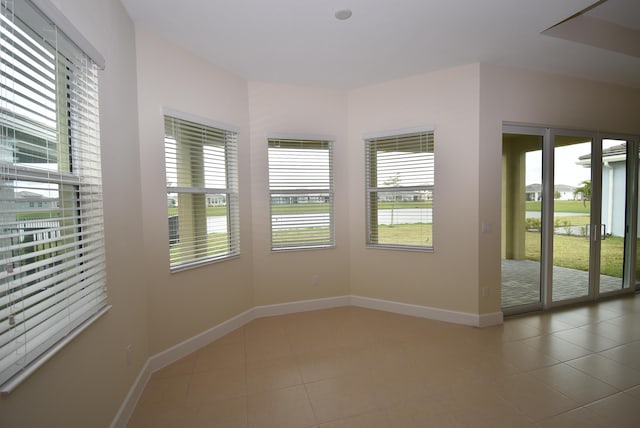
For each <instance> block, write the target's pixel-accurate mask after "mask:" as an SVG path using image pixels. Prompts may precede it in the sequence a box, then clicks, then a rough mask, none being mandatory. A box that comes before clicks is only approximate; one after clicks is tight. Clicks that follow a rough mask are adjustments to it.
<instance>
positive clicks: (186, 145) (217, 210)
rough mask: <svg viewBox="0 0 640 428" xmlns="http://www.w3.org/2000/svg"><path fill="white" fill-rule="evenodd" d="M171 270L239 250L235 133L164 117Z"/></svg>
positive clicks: (221, 256) (231, 255) (233, 254)
mask: <svg viewBox="0 0 640 428" xmlns="http://www.w3.org/2000/svg"><path fill="white" fill-rule="evenodd" d="M164 125H165V139H164V142H165V167H166V181H167V206H168V214H169V257H170V268H171V270H179V269H184V268H188V267H193V266H196V265H199V264H202V263H207V262H211V261H216V260H222V259H227V258H229V257H233V256H237V255H239V254H240V230H239V211H238V169H237V133H236V132H233V131H228V130H225V129H220V128H216V127H213V126H208V125H203V124H200V123H196V122H192V121H190V120H185V119H182V118H178V117H173V116H165V119H164Z"/></svg>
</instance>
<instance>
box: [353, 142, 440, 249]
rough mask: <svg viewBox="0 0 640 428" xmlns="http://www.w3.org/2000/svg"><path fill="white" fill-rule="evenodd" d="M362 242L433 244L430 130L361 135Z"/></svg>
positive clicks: (419, 246)
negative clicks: (363, 165) (364, 193)
mask: <svg viewBox="0 0 640 428" xmlns="http://www.w3.org/2000/svg"><path fill="white" fill-rule="evenodd" d="M365 152H366V153H365V156H366V180H367V181H366V182H367V225H368V227H367V244H368V245H370V246H386V247H399V248H408V249H429V248H432V247H433V203H434V202H433V192H434V186H435V174H434V140H433V132H431V131H429V132H415V133H409V134H402V135H392V136H385V137H380V138H370V139H366V140H365Z"/></svg>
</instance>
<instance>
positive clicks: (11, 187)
mask: <svg viewBox="0 0 640 428" xmlns="http://www.w3.org/2000/svg"><path fill="white" fill-rule="evenodd" d="M40 3H42V2H40ZM58 18H59V16H58ZM0 20H1V22H0V32H1V35H0V56H1V62H0V384H2V388H1V391H2V392H5V393H6V392H9V391H11V390H12V389H13V388H14V387H15V386H16V385H17V384H18V383H19V382H20V381H21V380H22V379H24V378H25V377H26V376H28V374H29V373H31V372H32V371H33V369H35V368H36V367H38V366H39V365H41V364H43V363H44V361H46V359H47V358H48V356H49V355H51V353H53V352H55V351H56V350H57V349H59V348H60V346H61V345H63V344H64V343H66V342H67V341H69V340H70V339H71V338H73V337H74V336H75V335H77V334H78V333H79V332H80V331H81V330H82V329H83V328H84V327H85V326H87V325H88V324H89V323H90V321H92V320H94V319H95V318H97V317H98V316H100V315H101V314H102V313H104V312H105V311H106V310H107V309H108V305H107V293H106V277H105V255H104V228H103V211H102V184H101V170H100V142H99V123H98V65H97V64H96V62H95V61H94V60H93V59H92V58H89V57H88V55H87V54H85V53H84V52H83V51H81V50H80V49H79V48H78V47H77V45H76V44H75V40H74V41H73V42H72V41H71V40H70V39H68V38H67V37H66V36H65V34H63V33H62V31H61V30H60V29H59V28H58V27H57V26H56V25H55V24H54V23H52V22H51V21H50V20H49V19H48V18H47V17H45V15H44V14H42V13H41V12H40V10H39V9H36V8H35V7H34V6H33V5H32V4H31V3H30V2H27V1H20V2H5V1H3V2H2V4H1V10H0ZM67 25H68V24H67ZM76 37H77V36H76ZM85 42H86V41H85ZM81 44H82V43H81ZM100 60H101V59H99V58H98V59H96V61H98V62H101V61H100Z"/></svg>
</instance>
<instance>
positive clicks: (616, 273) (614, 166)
mask: <svg viewBox="0 0 640 428" xmlns="http://www.w3.org/2000/svg"><path fill="white" fill-rule="evenodd" d="M627 146H628V144H627V141H624V140H603V141H602V207H601V212H602V216H601V219H600V222H601V226H600V228H601V241H600V293H607V292H610V291H615V290H620V289H622V288H623V287H624V282H623V269H624V249H625V242H624V239H625V230H626V224H625V220H626V215H625V214H626V200H627V168H626V166H627Z"/></svg>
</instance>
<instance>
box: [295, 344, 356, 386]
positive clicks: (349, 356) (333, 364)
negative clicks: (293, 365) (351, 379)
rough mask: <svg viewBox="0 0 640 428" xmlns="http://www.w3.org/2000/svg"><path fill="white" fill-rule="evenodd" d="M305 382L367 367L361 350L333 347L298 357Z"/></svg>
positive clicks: (333, 376)
mask: <svg viewBox="0 0 640 428" xmlns="http://www.w3.org/2000/svg"><path fill="white" fill-rule="evenodd" d="M296 361H297V363H298V367H299V369H300V374H301V375H302V380H303V381H304V382H307V383H308V382H314V381H318V380H322V379H329V378H335V377H341V376H348V375H352V374H355V373H358V372H360V371H363V370H365V369H366V366H365V365H364V362H363V356H362V354H361V353H360V352H354V351H347V350H342V349H333V350H325V351H318V352H313V353H306V354H302V355H299V356H297V357H296Z"/></svg>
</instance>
